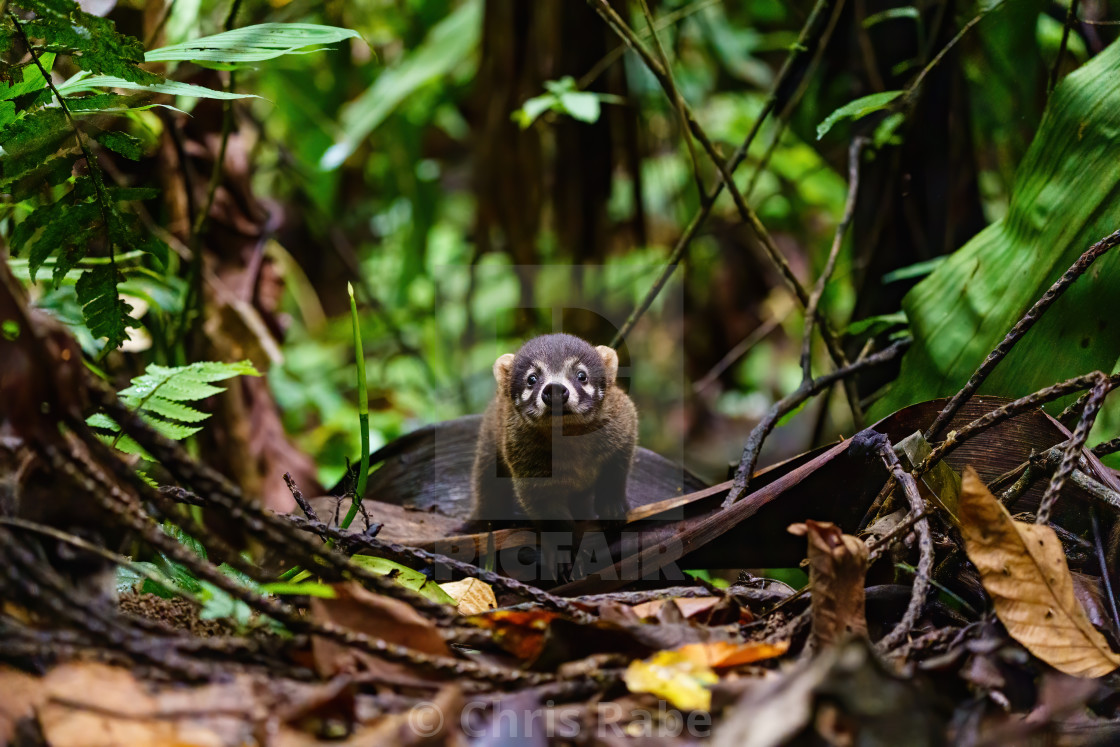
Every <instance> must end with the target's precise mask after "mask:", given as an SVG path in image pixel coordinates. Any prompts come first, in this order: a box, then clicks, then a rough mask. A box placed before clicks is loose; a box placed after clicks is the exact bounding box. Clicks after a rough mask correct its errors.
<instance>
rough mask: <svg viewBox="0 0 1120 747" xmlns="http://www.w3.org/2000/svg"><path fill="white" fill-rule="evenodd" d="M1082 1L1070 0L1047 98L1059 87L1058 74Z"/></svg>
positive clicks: (1051, 72)
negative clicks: (1078, 7)
mask: <svg viewBox="0 0 1120 747" xmlns="http://www.w3.org/2000/svg"><path fill="white" fill-rule="evenodd" d="M1079 3H1080V0H1070V3H1069V9H1068V10H1066V20H1065V22H1064V23H1063V24H1062V41H1061V43H1060V44H1058V54H1056V55H1055V56H1054V66H1053V67H1051V68H1050V79H1049V80H1048V81H1047V82H1046V96H1047V98H1049V96H1050V94H1051V93H1053V92H1054V87H1055V86H1057V85H1058V73H1059V72H1060V70H1061V67H1062V58H1063V57H1065V55H1066V45H1067V44H1069V32H1070V29H1071V28H1072V27H1073V24H1074V21H1076V20H1077V6H1078V4H1079Z"/></svg>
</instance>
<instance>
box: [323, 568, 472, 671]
mask: <svg viewBox="0 0 1120 747" xmlns="http://www.w3.org/2000/svg"><path fill="white" fill-rule="evenodd" d="M333 588H334V591H335V598H334V599H323V598H319V597H312V598H311V617H312V619H314V620H315V621H316V622H321V623H332V624H334V625H338V626H339V627H342V628H347V629H349V630H352V631H354V632H356V633H365V634H366V635H369V636H372V637H373V638H381V639H383V640H386V641H389V642H390V643H396V644H399V645H401V646H406V647H408V648H411V649H414V650H416V651H419V652H421V653H424V654H433V655H435V656H450V655H451V652H450V650H449V649H448V648H447V644H446V643H445V642H444V640H443V637H442V636H441V635H440V634H439V630H438V629H436V626H435V623H433V622H432V621H431V620H429V619H428V618H426V617H424V616H423V615H421V614H420V613H419V612H417V611H416V610H415V609H413V608H412V607H410V606H409V605H407V604H405V603H404V602H402V601H400V600H398V599H393V598H391V597H386V596H382V595H380V594H374V593H373V592H371V591H367V590H366V589H364V588H362V587H361V586H360V585H358V584H356V583H353V582H351V583H346V584H336V585H335V586H334V587H333ZM311 649H312V653H313V655H314V658H315V667H316V669H317V670H318V671H319V674H321V675H322V676H324V677H332V676H334V675H336V674H340V673H348V674H352V673H354V672H356V671H361V670H367V671H369V672H372V673H373V674H374V675H375V676H379V677H384V678H387V679H391V680H401V679H402V678H404V679H408V678H416V679H418V680H424V679H431V678H432V675H431V674H430V673H427V672H420V671H417V670H415V669H413V670H410V669H409V668H408V667H406V666H405V665H403V664H395V663H393V662H387V661H384V660H383V659H379V658H377V657H374V656H372V655H370V654H367V653H365V652H362V651H358V650H357V649H353V648H349V647H347V646H343V645H341V644H339V643H335V642H334V641H330V640H327V639H326V638H323V637H321V636H313V637H312V639H311Z"/></svg>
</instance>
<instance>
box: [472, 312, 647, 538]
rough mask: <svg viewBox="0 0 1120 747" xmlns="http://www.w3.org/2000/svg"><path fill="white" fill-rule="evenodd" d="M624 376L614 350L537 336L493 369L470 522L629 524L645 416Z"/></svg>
mask: <svg viewBox="0 0 1120 747" xmlns="http://www.w3.org/2000/svg"><path fill="white" fill-rule="evenodd" d="M617 374H618V354H617V353H615V351H614V350H613V349H611V348H609V347H606V346H603V345H600V346H599V347H592V346H591V345H590V344H589V343H587V342H585V341H583V340H581V339H580V338H578V337H573V336H572V335H566V334H551V335H542V336H540V337H534V338H533V339H531V340H529V341H528V342H526V343H525V344H524V345H522V346H521V349H520V350H518V351H517V354H516V355H514V354H511V353H507V354H505V355H503V356H501V357H500V358H498V360H496V361H495V362H494V378H495V379H496V380H497V382H498V391H497V394H496V395H495V396H494V399H493V400H492V401H491V403H490V406H489V407H488V408H487V409H486V414H485V415H484V416H483V419H482V428H481V431H480V434H479V440H478V447H477V451H476V452H475V462H474V470H473V473H472V479H473V486H472V487H473V496H472V497H473V500H474V512H473V515H472V519H471V522H470V525H472V526H474V527H476V528H477V527H480V526H482V527H494V526H500V525H509V524H511V523H513V521H512V520H513V519H515V518H516V517H517V516H518V514H519V513H523V514H524V515H525V516H526V517H527V518H528V519H529V520H530V521H532V522H533V523H534V524H535V525H540V523H541V522H546V521H549V522H551V521H555V522H560V523H561V524H562V525H565V526H572V525H575V524H576V523H577V522H583V521H587V520H593V519H597V520H599V521H600V522H614V521H621V520H623V519H625V518H626V508H627V504H626V478H627V476H628V475H629V472H630V463H631V460H632V459H633V457H634V449H635V448H636V446H637V442H638V411H637V409H636V408H635V407H634V403H633V402H632V401H631V400H630V397H628V396H627V395H626V393H625V392H623V391H622V390H621V389H620V388H619V387H618V384H617V382H616V376H617ZM518 509H520V511H518Z"/></svg>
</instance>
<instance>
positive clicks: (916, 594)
mask: <svg viewBox="0 0 1120 747" xmlns="http://www.w3.org/2000/svg"><path fill="white" fill-rule="evenodd" d="M879 458H880V459H882V460H883V464H884V465H885V466H886V467H887V469H889V470H890V471H891V474H892V475H894V478H895V479H896V480H897V481H898V483H899V484H900V485H901V486H902V492H903V493H904V494H905V495H906V500H907V502H908V503H909V504H910V513H911V514H913V515H915V516H920V515H922V514H924V513H925V508H926V505H925V501H924V500H922V496H921V493H919V492H918V482H917V480H915V479H914V476H913V475H912V474H910V473H909V472H907V471H906V470H905V469H903V468H902V464H901V462H899V461H898V455H897V454H895V453H894V450H893V449H892V448H891V445H890V442H888V441H887V440H886V439H885V438H884V439H883V442H882V444H881V445H880V447H879ZM914 533H915V534H917V535H918V569H917V572H916V573H915V574H914V586H913V588H912V590H911V592H910V603H909V604H908V605H907V607H906V613H905V614H904V615H903V616H902V620H900V621H899V623H898V625H896V626H895V627H894V629H893V630H892V631H891V632H890V633H889V634H887V635H886V636H885V637H884V638H882V639H881V640H880V641H879V643H878V644H876V646H877V648H878V649H879V650H880V651H889V650H890V649H892V648H894V647H895V646H897V645H898V644H900V643H902V642H903V640H904V639H905V638H906V637H907V636H908V635H910V631H911V630H913V629H914V625H915V623H917V622H918V618H919V617H921V614H922V607H923V606H925V602H926V595H927V594H928V593H929V586H930V572H931V571H932V570H933V539H932V538H931V537H930V531H929V519H928V518H922V519H920V520H919V521H918V522H917V523H916V524H915V525H914Z"/></svg>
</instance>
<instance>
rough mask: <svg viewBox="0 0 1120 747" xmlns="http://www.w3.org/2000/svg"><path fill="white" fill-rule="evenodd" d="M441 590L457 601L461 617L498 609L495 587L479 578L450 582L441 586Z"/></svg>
mask: <svg viewBox="0 0 1120 747" xmlns="http://www.w3.org/2000/svg"><path fill="white" fill-rule="evenodd" d="M439 588H441V589H443V590H444V591H445V592H447V595H448V596H449V597H451V598H452V599H454V600H455V604H456V605H458V609H459V614H460V615H477V614H480V613H482V612H488V611H490V610H492V609H496V608H497V606H498V598H497V597H495V596H494V589H493V587H491V586H490V584H488V583H486V582H485V581H479V580H478V579H477V578H464V579H463V580H462V581H448V582H447V583H445V584H440V585H439Z"/></svg>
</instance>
